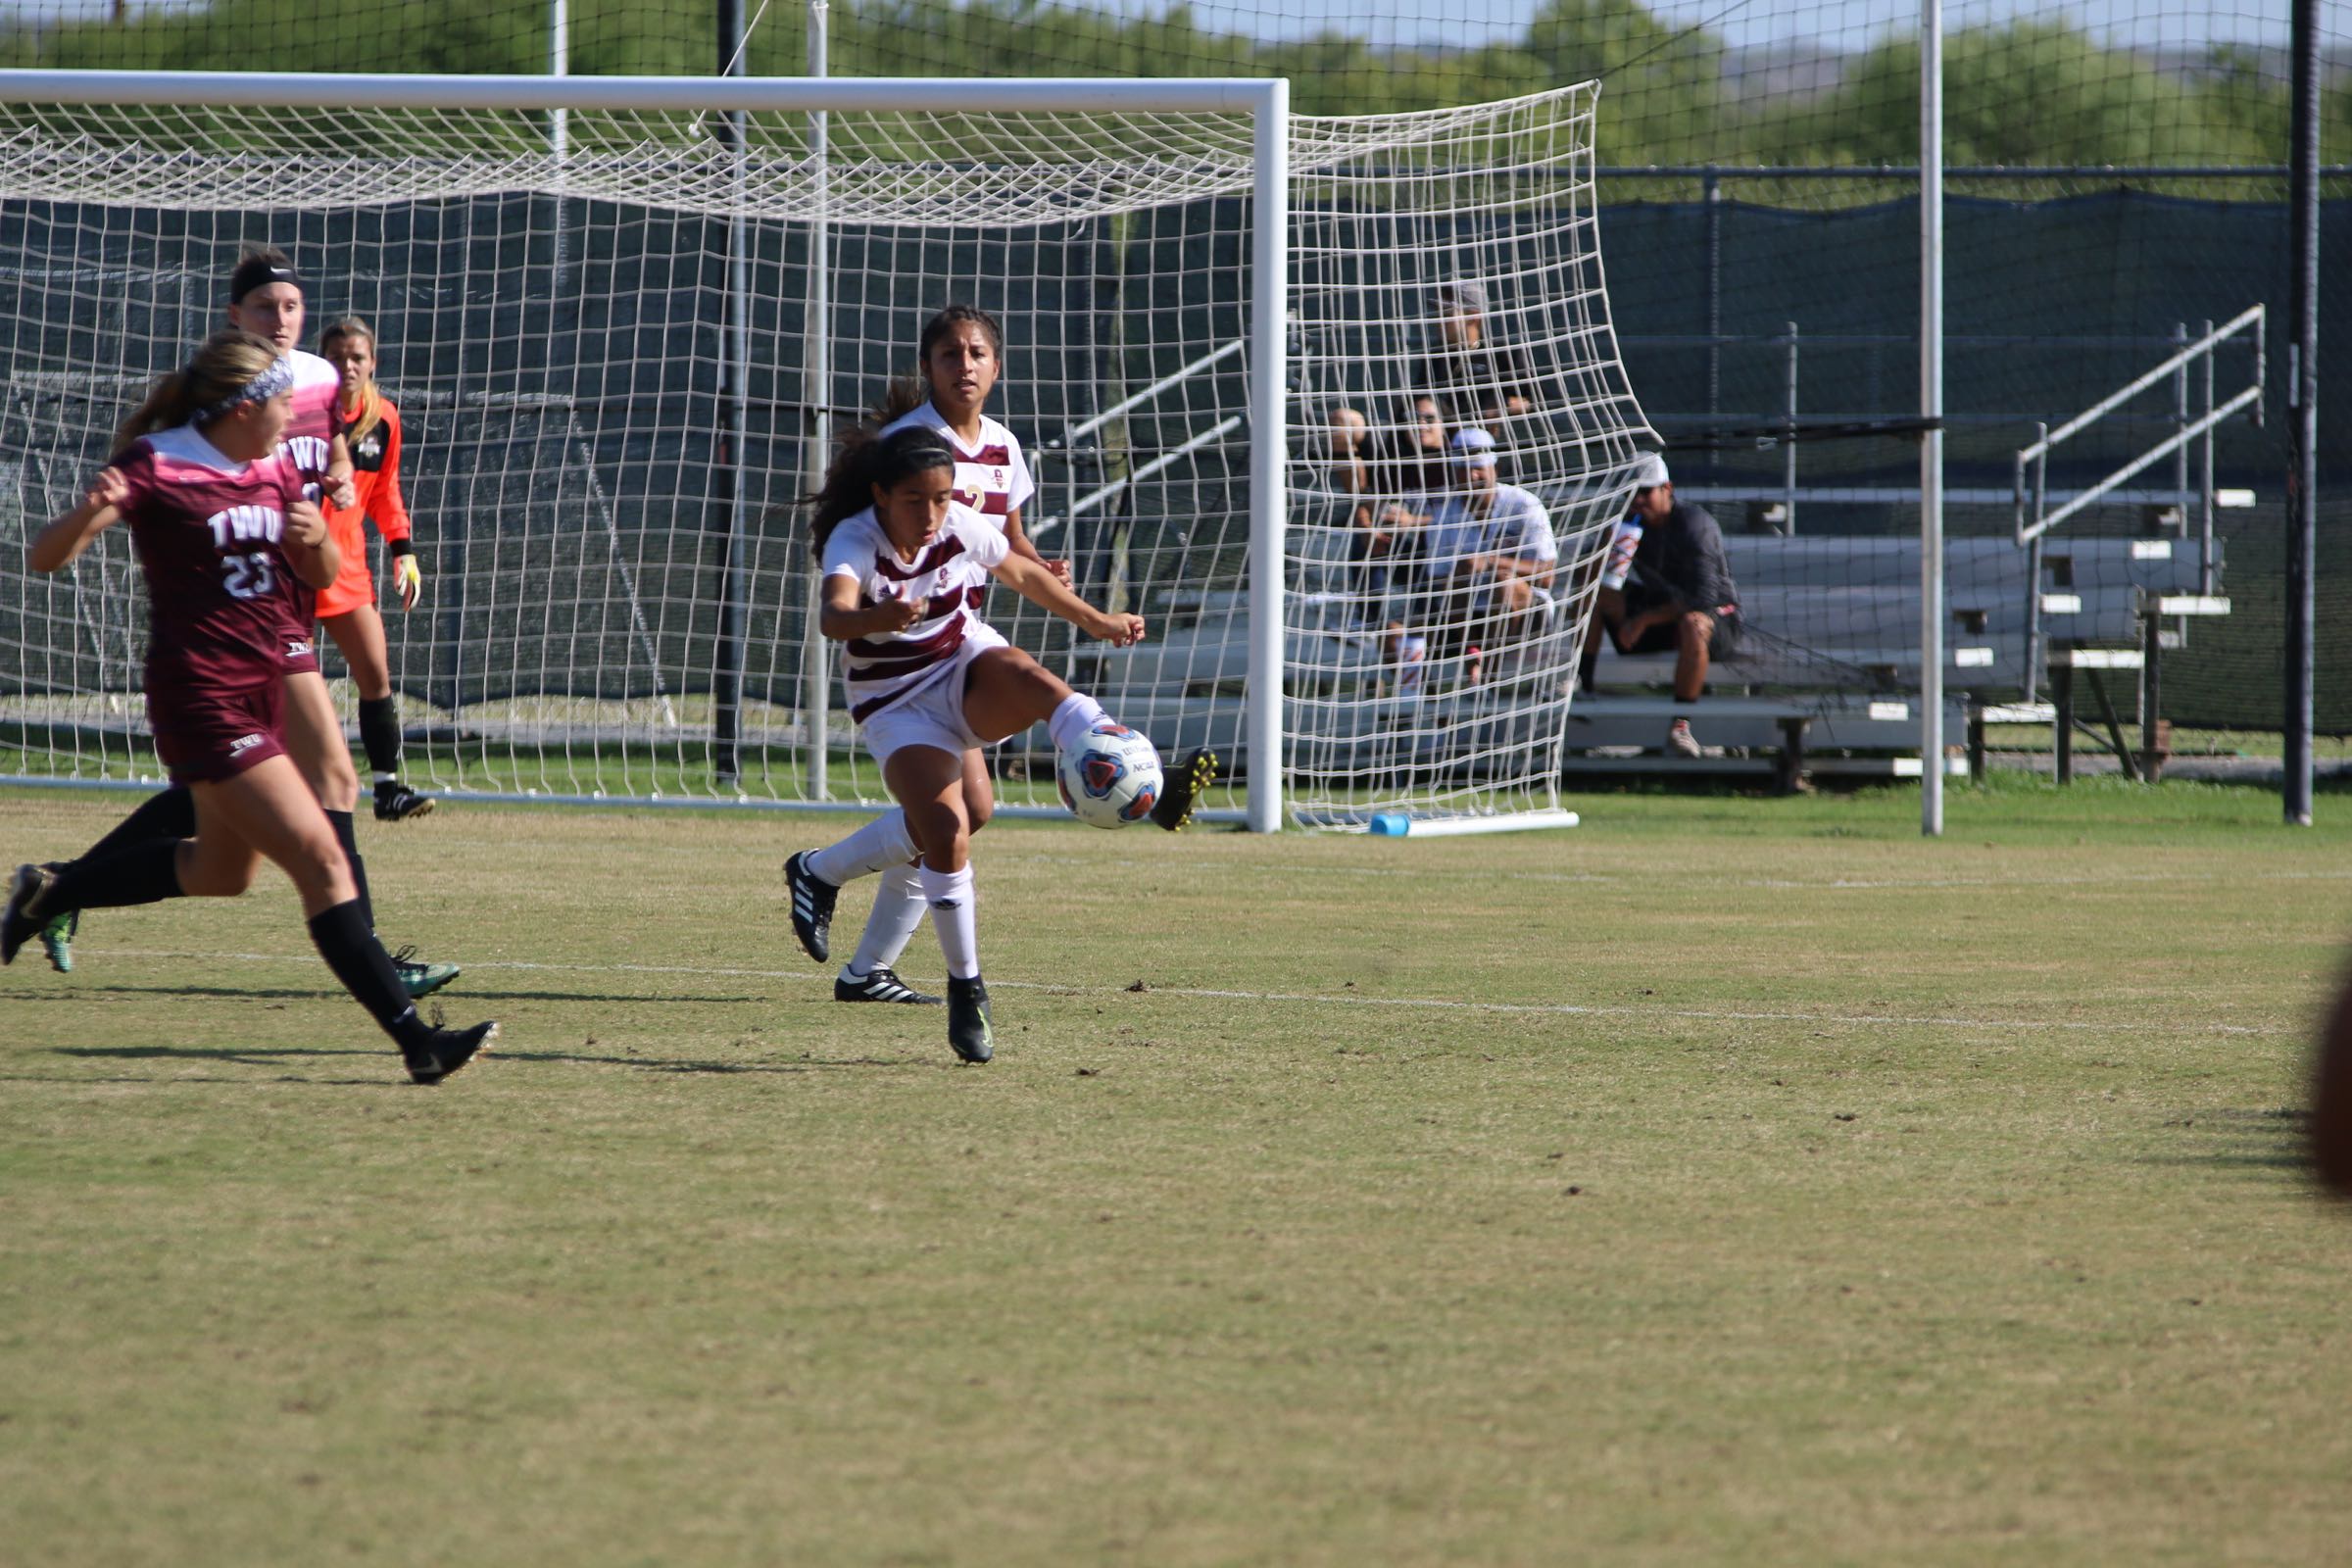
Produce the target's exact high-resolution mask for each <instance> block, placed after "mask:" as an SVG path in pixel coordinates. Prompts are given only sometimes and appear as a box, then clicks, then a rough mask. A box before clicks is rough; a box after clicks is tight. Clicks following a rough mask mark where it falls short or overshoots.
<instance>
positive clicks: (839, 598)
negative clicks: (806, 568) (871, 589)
mask: <svg viewBox="0 0 2352 1568" xmlns="http://www.w3.org/2000/svg"><path fill="white" fill-rule="evenodd" d="M922 618H923V607H922V605H921V604H920V603H918V602H916V601H915V600H912V599H891V600H885V601H884V602H883V603H881V604H878V605H860V604H858V580H857V579H856V578H855V577H827V578H826V579H825V597H824V605H823V608H822V609H821V610H820V611H819V613H818V615H817V621H816V629H817V630H818V631H819V632H821V633H822V634H824V635H825V636H827V637H830V638H832V639H833V640H834V641H835V642H848V641H850V640H851V639H853V638H857V637H876V636H883V635H887V634H888V633H891V632H894V631H905V630H906V629H907V627H909V626H911V625H913V624H914V623H915V622H916V621H918V620H920V619H922Z"/></svg>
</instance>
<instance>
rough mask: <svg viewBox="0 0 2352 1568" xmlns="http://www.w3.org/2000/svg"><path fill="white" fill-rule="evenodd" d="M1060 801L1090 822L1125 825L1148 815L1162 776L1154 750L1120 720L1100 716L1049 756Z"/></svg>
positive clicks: (1093, 824) (1149, 743) (1089, 824)
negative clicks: (1055, 754)
mask: <svg viewBox="0 0 2352 1568" xmlns="http://www.w3.org/2000/svg"><path fill="white" fill-rule="evenodd" d="M1054 779H1055V781H1056V782H1058V783H1059V784H1060V785H1061V804H1062V805H1064V806H1066V807H1068V808H1069V809H1070V814H1071V815H1072V816H1074V817H1076V818H1077V819H1078V820H1079V821H1081V822H1084V823H1085V824H1086V825H1087V826H1089V827H1125V826H1127V824H1129V823H1130V822H1141V821H1142V820H1143V819H1144V818H1145V817H1147V816H1149V815H1151V814H1152V803H1153V802H1155V801H1157V800H1158V799H1159V792H1160V789H1161V787H1162V780H1161V778H1160V772H1159V753H1158V752H1156V751H1154V750H1153V749H1152V743H1151V742H1150V741H1149V740H1146V739H1145V738H1144V737H1143V736H1142V735H1139V734H1137V733H1136V732H1135V731H1134V730H1131V729H1129V728H1128V727H1127V726H1126V725H1124V724H1114V723H1112V722H1111V721H1110V720H1109V719H1107V718H1106V719H1103V720H1102V721H1101V722H1100V723H1098V724H1096V725H1095V727H1094V728H1092V729H1090V730H1088V731H1087V732H1086V733H1085V734H1084V735H1081V736H1079V737H1078V744H1077V745H1075V746H1073V747H1071V748H1070V749H1069V750H1067V751H1065V752H1063V753H1062V754H1061V755H1060V756H1059V757H1058V758H1056V759H1054Z"/></svg>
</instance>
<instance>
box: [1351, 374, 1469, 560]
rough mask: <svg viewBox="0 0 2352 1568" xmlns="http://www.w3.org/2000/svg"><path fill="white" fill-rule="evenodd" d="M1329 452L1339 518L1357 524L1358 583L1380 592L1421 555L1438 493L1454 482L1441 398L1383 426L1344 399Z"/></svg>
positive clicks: (1419, 402) (1416, 402)
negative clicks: (1449, 477) (1375, 427)
mask: <svg viewBox="0 0 2352 1568" xmlns="http://www.w3.org/2000/svg"><path fill="white" fill-rule="evenodd" d="M1323 457H1324V460H1325V461H1326V462H1328V464H1329V465H1330V467H1329V472H1330V475H1331V488H1332V491H1333V493H1334V495H1335V496H1336V497H1338V498H1339V500H1340V506H1339V508H1338V509H1337V510H1336V512H1335V515H1334V517H1333V522H1334V524H1335V525H1337V526H1342V527H1348V528H1350V529H1352V530H1353V531H1354V537H1353V540H1352V542H1351V543H1350V545H1349V547H1348V559H1349V561H1350V562H1352V563H1354V564H1355V566H1356V571H1355V573H1354V577H1355V583H1356V587H1357V589H1358V591H1360V592H1362V593H1363V594H1364V595H1366V597H1367V598H1369V599H1377V598H1378V597H1379V596H1381V595H1384V594H1386V593H1387V592H1388V590H1389V583H1390V573H1391V569H1392V568H1393V567H1394V566H1396V565H1397V564H1401V563H1403V562H1405V561H1408V560H1409V559H1410V558H1411V557H1412V556H1413V555H1414V553H1415V551H1416V549H1417V546H1418V543H1419V538H1420V530H1421V528H1422V527H1423V526H1424V525H1425V524H1427V523H1428V521H1429V509H1430V506H1431V502H1430V497H1431V496H1432V495H1433V494H1434V493H1436V492H1438V491H1441V490H1443V489H1444V488H1445V487H1446V470H1447V466H1448V465H1447V453H1446V420H1445V417H1444V416H1443V415H1442V414H1441V413H1440V412H1439V409H1438V400H1437V399H1435V398H1433V397H1426V396H1425V397H1419V398H1415V399H1413V400H1412V402H1411V405H1410V412H1409V416H1408V417H1407V420H1406V422H1405V423H1404V424H1403V425H1402V426H1401V427H1398V428H1396V429H1390V430H1383V431H1380V432H1377V433H1374V432H1373V431H1372V430H1371V428H1370V422H1369V421H1368V420H1366V419H1365V417H1364V416H1363V415H1362V414H1361V413H1360V412H1359V411H1357V410H1356V409H1353V408H1350V407H1348V406H1347V405H1345V404H1342V405H1337V406H1335V407H1333V409H1332V410H1331V414H1330V418H1329V425H1328V429H1327V435H1326V444H1325V448H1324V452H1323Z"/></svg>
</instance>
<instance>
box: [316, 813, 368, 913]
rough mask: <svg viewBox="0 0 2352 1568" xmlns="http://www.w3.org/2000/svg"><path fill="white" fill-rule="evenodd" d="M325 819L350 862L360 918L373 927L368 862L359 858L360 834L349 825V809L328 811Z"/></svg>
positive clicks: (345, 857)
mask: <svg viewBox="0 0 2352 1568" xmlns="http://www.w3.org/2000/svg"><path fill="white" fill-rule="evenodd" d="M326 819H327V821H328V822H330V823H331V824H333V826H334V829H335V842H336V843H337V844H340V845H342V846H343V858H344V859H346V860H349V861H350V862H351V885H352V886H353V887H355V888H358V889H359V890H360V897H359V900H358V903H359V906H360V918H361V919H363V920H365V921H367V922H368V930H370V931H373V930H374V929H375V901H374V900H373V899H370V898H369V897H368V862H367V861H366V860H363V859H361V858H360V835H359V833H358V831H357V830H356V829H354V828H353V827H352V825H351V813H350V812H349V811H329V812H327V813H326Z"/></svg>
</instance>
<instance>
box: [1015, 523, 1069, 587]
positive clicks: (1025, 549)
mask: <svg viewBox="0 0 2352 1568" xmlns="http://www.w3.org/2000/svg"><path fill="white" fill-rule="evenodd" d="M1005 543H1006V544H1008V545H1010V546H1011V547H1012V553H1013V554H1014V555H1016V556H1019V557H1021V558H1023V559H1024V560H1028V561H1034V562H1036V563H1037V564H1039V565H1041V566H1043V567H1045V568H1046V569H1047V570H1048V571H1050V572H1052V573H1053V574H1054V576H1055V577H1057V578H1059V579H1060V580H1061V581H1062V582H1063V583H1064V584H1067V583H1068V582H1069V580H1070V564H1069V563H1068V562H1067V561H1063V560H1059V559H1054V560H1048V559H1047V557H1046V555H1045V553H1044V552H1043V551H1041V550H1039V549H1038V548H1037V545H1036V544H1035V542H1033V541H1032V540H1031V539H1030V537H1029V531H1028V530H1027V529H1025V528H1023V527H1022V526H1021V509H1020V508H1018V507H1014V508H1013V509H1012V510H1011V511H1009V512H1007V513H1005Z"/></svg>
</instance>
